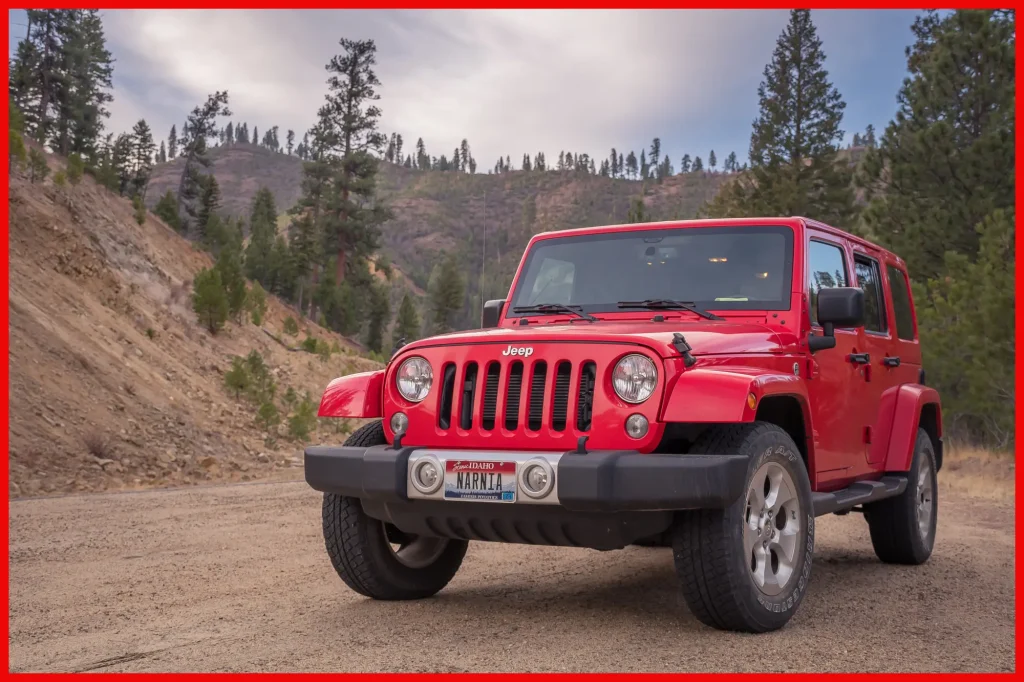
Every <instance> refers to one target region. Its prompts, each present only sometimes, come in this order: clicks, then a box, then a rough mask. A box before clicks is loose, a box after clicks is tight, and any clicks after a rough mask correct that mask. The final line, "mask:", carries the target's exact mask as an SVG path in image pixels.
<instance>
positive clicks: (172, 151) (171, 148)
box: [167, 124, 178, 161]
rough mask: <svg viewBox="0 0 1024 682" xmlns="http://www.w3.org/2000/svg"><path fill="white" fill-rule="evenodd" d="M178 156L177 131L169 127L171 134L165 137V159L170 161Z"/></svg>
mask: <svg viewBox="0 0 1024 682" xmlns="http://www.w3.org/2000/svg"><path fill="white" fill-rule="evenodd" d="M177 156H178V129H177V127H176V126H174V125H173V124H172V125H171V134H170V135H168V136H167V158H169V159H170V160H171V161H173V160H174V159H175V157H177Z"/></svg>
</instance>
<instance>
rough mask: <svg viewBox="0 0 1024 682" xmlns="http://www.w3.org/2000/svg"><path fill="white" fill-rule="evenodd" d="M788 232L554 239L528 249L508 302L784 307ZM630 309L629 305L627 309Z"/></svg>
mask: <svg viewBox="0 0 1024 682" xmlns="http://www.w3.org/2000/svg"><path fill="white" fill-rule="evenodd" d="M792 271H793V230H792V229H790V228H788V227H785V226H764V227H760V226H743V227H699V228H696V227H695V228H684V229H661V230H642V231H635V232H614V233H606V234H590V235H581V236H579V237H572V236H569V237H560V238H555V239H546V240H541V241H538V242H537V243H536V244H535V245H534V247H533V248H532V249H531V250H530V253H529V255H528V256H527V259H526V263H525V264H524V267H523V274H522V275H521V277H520V280H519V282H518V283H517V284H516V289H515V292H514V293H513V295H512V304H511V305H510V306H509V315H508V316H509V317H521V316H522V315H528V314H530V313H525V312H524V313H518V314H517V313H514V312H512V309H513V308H516V307H520V306H531V305H538V304H543V303H556V304H561V305H572V306H579V307H580V309H582V310H583V311H584V312H588V313H597V312H612V311H616V312H620V311H621V310H622V308H620V306H619V303H620V302H624V301H628V302H637V301H644V300H647V299H671V300H675V301H684V302H688V303H693V304H695V305H696V307H697V308H700V309H702V310H720V311H723V310H788V309H789V299H790V282H791V280H792V275H793V272H792ZM634 310H635V309H634Z"/></svg>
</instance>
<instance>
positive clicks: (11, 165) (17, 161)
mask: <svg viewBox="0 0 1024 682" xmlns="http://www.w3.org/2000/svg"><path fill="white" fill-rule="evenodd" d="M7 142H8V144H9V146H10V152H9V154H8V157H7V168H8V169H9V170H15V169H17V170H21V169H23V168H24V167H25V164H26V162H27V161H28V152H26V151H25V138H24V137H22V135H21V133H20V132H18V131H17V130H14V129H13V128H12V129H11V130H10V131H9V134H8V137H7Z"/></svg>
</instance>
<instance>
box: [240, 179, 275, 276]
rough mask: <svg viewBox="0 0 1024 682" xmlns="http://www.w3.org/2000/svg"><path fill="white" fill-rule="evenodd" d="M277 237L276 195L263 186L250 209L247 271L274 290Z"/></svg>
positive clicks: (246, 253)
mask: <svg viewBox="0 0 1024 682" xmlns="http://www.w3.org/2000/svg"><path fill="white" fill-rule="evenodd" d="M276 239H277V207H276V206H275V203H274V195H273V194H272V193H271V191H270V190H269V189H267V188H266V187H261V188H260V189H259V190H258V191H257V192H256V194H255V195H254V196H253V198H252V203H251V205H250V209H249V244H248V246H247V247H246V250H245V273H246V275H247V276H248V277H249V279H254V280H256V281H258V282H259V283H261V284H262V285H263V286H264V287H266V288H267V289H270V290H273V283H272V276H273V274H274V265H275V264H274V263H273V258H272V251H273V248H274V242H275V240H276Z"/></svg>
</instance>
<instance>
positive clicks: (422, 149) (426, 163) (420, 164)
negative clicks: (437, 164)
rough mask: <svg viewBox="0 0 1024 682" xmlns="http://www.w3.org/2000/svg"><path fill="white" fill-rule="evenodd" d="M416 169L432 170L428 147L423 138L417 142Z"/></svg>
mask: <svg viewBox="0 0 1024 682" xmlns="http://www.w3.org/2000/svg"><path fill="white" fill-rule="evenodd" d="M416 168H418V169H419V170H430V157H429V156H428V155H427V147H426V145H424V144H423V138H422V137H421V138H419V139H418V140H416Z"/></svg>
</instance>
